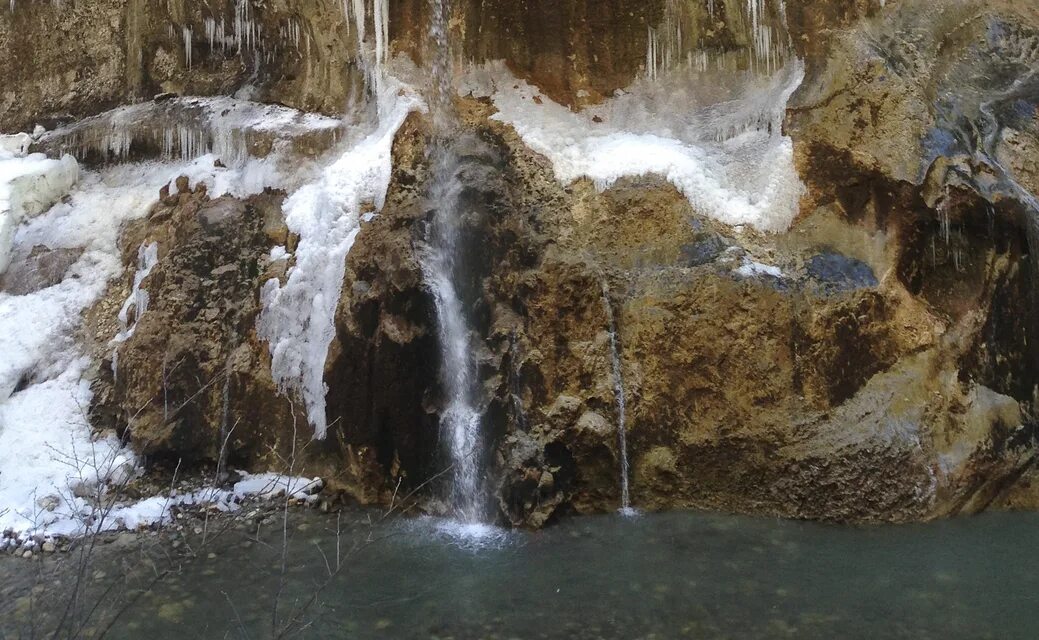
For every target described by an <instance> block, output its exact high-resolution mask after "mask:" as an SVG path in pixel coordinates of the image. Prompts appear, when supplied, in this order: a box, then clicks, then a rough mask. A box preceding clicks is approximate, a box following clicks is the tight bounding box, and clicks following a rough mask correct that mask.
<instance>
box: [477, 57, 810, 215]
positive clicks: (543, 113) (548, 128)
mask: <svg viewBox="0 0 1039 640" xmlns="http://www.w3.org/2000/svg"><path fill="white" fill-rule="evenodd" d="M733 75H734V76H735V79H734V80H731V81H730V83H729V85H728V86H713V85H706V84H705V81H704V80H703V79H702V78H700V77H698V76H695V77H691V76H690V74H687V73H680V72H674V73H671V74H668V75H665V76H662V77H661V78H658V79H656V80H653V81H650V80H647V79H640V80H638V81H636V82H635V83H634V84H633V85H632V86H631V87H630V88H629V89H628V90H627V91H619V92H618V93H617V95H616V96H614V97H613V98H611V99H610V100H607V101H606V102H605V103H604V104H602V105H598V106H595V107H590V108H588V109H585V110H584V111H581V112H574V111H571V110H570V109H568V108H567V107H565V106H562V105H560V104H557V103H555V102H553V101H552V100H551V99H550V98H548V97H547V96H545V95H543V94H542V93H541V92H540V91H539V90H538V89H537V88H536V87H534V86H531V85H529V84H527V83H526V82H524V81H522V80H518V79H516V78H515V77H514V76H513V75H512V74H511V72H509V71H508V69H506V67H505V66H504V64H503V63H501V62H496V63H488V64H486V65H483V66H481V67H475V68H473V69H472V70H470V72H469V74H468V75H467V77H466V78H465V79H464V80H463V83H462V87H461V91H462V92H463V93H472V94H473V95H475V96H486V97H490V98H491V99H492V100H493V102H494V105H495V107H497V109H498V113H497V114H496V115H495V116H493V117H494V119H496V120H500V121H502V122H504V123H506V124H510V125H512V126H513V127H514V128H515V129H516V131H517V133H519V135H520V136H521V137H522V138H523V141H524V142H525V143H526V144H527V146H529V147H530V148H531V149H533V150H534V151H536V152H538V153H540V154H542V155H544V156H545V157H547V158H548V159H549V160H550V161H551V163H552V166H553V169H554V171H555V174H556V177H557V178H558V179H559V181H560V182H562V183H564V184H568V183H571V182H574V181H575V180H578V179H580V178H589V179H591V180H592V181H593V182H594V184H595V186H596V187H597V188H598V189H600V190H603V189H607V188H609V187H610V186H612V185H613V184H614V183H616V182H617V181H618V180H619V179H621V178H623V177H626V176H641V175H650V174H652V175H659V176H662V177H663V178H665V179H667V180H668V181H669V182H671V183H672V184H674V185H675V186H676V187H677V188H678V189H679V190H680V191H681V192H682V193H683V195H685V196H686V198H688V199H689V202H690V204H692V206H693V208H694V209H696V210H697V211H699V212H701V213H704V214H706V215H708V216H711V217H712V218H714V219H716V220H719V221H721V222H724V223H726V224H730V225H741V224H748V225H752V226H754V227H755V228H757V229H759V230H761V231H776V232H778V231H784V230H786V229H787V228H788V227H789V226H790V223H791V221H792V220H793V218H794V216H795V215H796V213H797V210H798V203H799V200H800V197H801V194H802V192H803V186H802V184H801V181H800V179H799V177H798V174H797V170H796V168H795V167H794V160H793V143H792V141H791V139H790V138H789V137H787V136H784V135H782V134H781V133H780V132H781V129H782V119H783V113H784V110H785V106H786V103H787V100H788V99H789V98H790V96H791V95H792V94H793V92H794V90H795V89H796V88H797V87H798V86H799V85H800V83H801V80H802V79H803V77H804V66H803V64H802V63H801V62H800V61H793V62H791V63H789V64H787V65H786V66H785V67H784V68H783V69H781V70H779V71H778V72H776V73H775V74H773V75H771V76H767V77H761V76H758V75H755V74H750V73H747V74H744V75H740V74H733Z"/></svg>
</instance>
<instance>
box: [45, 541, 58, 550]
mask: <svg viewBox="0 0 1039 640" xmlns="http://www.w3.org/2000/svg"><path fill="white" fill-rule="evenodd" d="M57 550H58V548H57V547H56V546H54V543H53V542H50V541H47V542H44V543H43V552H44V553H54V552H55V551H57Z"/></svg>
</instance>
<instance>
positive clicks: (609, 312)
mask: <svg viewBox="0 0 1039 640" xmlns="http://www.w3.org/2000/svg"><path fill="white" fill-rule="evenodd" d="M602 304H603V308H604V309H605V310H606V320H607V322H608V323H609V326H610V359H611V363H612V366H613V394H614V397H615V398H616V400H617V449H618V450H619V451H620V459H621V481H620V482H621V508H620V511H621V513H623V514H625V515H628V514H632V513H634V510H633V509H632V508H631V496H630V495H629V491H628V434H627V401H626V399H625V395H624V371H623V369H622V368H621V353H620V346H619V344H618V340H617V321H616V320H615V319H614V317H613V304H612V303H611V302H610V285H609V284H608V283H607V282H606V279H605V278H604V279H603V281H602Z"/></svg>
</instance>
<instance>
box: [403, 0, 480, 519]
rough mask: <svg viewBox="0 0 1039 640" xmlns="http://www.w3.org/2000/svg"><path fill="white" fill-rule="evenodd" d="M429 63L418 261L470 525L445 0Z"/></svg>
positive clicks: (476, 477) (470, 418)
mask: <svg viewBox="0 0 1039 640" xmlns="http://www.w3.org/2000/svg"><path fill="white" fill-rule="evenodd" d="M431 5H432V20H431V27H430V35H431V38H430V39H431V41H432V42H433V45H434V51H433V59H432V64H431V70H430V71H431V80H432V98H431V105H430V109H431V113H432V117H433V127H434V142H433V145H432V149H431V151H430V160H431V165H432V186H431V188H430V193H429V197H430V201H431V202H432V203H433V204H434V206H435V207H436V217H435V219H434V220H433V221H432V224H431V226H430V229H429V230H428V233H427V237H426V245H425V246H424V247H422V249H421V250H420V254H419V259H420V261H421V264H422V271H423V275H424V276H425V280H426V286H427V287H428V288H429V290H430V292H431V293H432V294H433V298H434V302H435V305H436V312H437V321H438V322H437V324H438V327H437V329H438V338H439V341H440V355H441V364H440V382H441V385H442V387H443V391H444V393H445V394H446V396H447V406H446V407H445V409H444V410H443V413H442V415H441V418H440V429H441V433H442V436H443V438H442V440H443V441H445V442H446V443H447V446H448V454H449V458H450V461H451V465H452V473H451V477H452V481H453V482H452V488H451V507H452V509H453V510H454V511H455V515H456V517H458V518H459V519H460V520H461V521H462V522H463V523H465V524H477V523H480V522H481V521H483V520H484V513H483V511H484V509H483V499H482V492H481V487H480V484H481V481H480V476H481V469H480V466H481V465H480V454H481V447H480V423H481V416H480V408H479V389H478V380H477V372H476V363H475V362H474V360H473V356H472V351H473V349H472V347H473V344H472V330H471V328H470V326H469V323H468V321H467V318H466V314H465V305H464V303H463V301H462V298H461V296H460V295H459V281H460V276H462V275H464V274H463V269H464V267H463V265H464V261H463V260H461V258H462V256H463V255H464V247H463V246H461V244H462V243H461V215H460V214H461V212H460V204H461V203H460V198H459V197H460V194H461V191H462V185H461V183H460V181H459V179H458V174H459V171H460V158H459V157H458V154H457V153H455V151H454V149H453V148H452V145H451V140H452V139H453V137H454V136H453V135H452V134H453V133H454V132H455V130H456V128H457V123H456V122H455V117H454V110H453V105H452V100H451V86H452V85H451V83H452V79H451V54H450V49H449V45H448V33H447V11H448V7H447V0H431Z"/></svg>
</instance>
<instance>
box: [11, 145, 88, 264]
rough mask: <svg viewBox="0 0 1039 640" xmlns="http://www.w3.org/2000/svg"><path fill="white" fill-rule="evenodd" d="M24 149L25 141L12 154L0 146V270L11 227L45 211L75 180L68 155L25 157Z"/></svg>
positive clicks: (76, 167) (76, 166) (75, 169)
mask: <svg viewBox="0 0 1039 640" xmlns="http://www.w3.org/2000/svg"><path fill="white" fill-rule="evenodd" d="M26 137H27V138H28V136H26ZM30 140H31V139H30ZM0 146H3V145H0ZM14 146H15V145H11V147H14ZM27 149H28V144H25V145H24V147H21V146H19V147H18V151H17V152H12V153H8V152H7V151H6V150H5V149H0V273H3V272H4V271H6V270H7V265H8V264H9V263H10V261H11V243H12V242H13V241H14V232H15V228H17V226H18V225H19V224H20V223H21V222H22V220H23V219H24V218H27V217H31V216H35V215H38V214H40V213H42V212H43V211H46V210H47V208H48V207H50V206H51V205H52V204H54V203H55V202H56V201H58V200H59V199H61V198H62V197H63V196H64V195H65V194H66V193H68V191H69V189H71V188H72V186H73V185H74V184H75V183H76V180H78V179H79V164H78V163H77V162H76V160H75V159H74V158H72V157H71V156H64V157H63V158H62V159H61V160H52V159H49V158H47V157H46V156H44V155H42V154H32V155H29V156H26V155H24V153H23V152H24V150H27Z"/></svg>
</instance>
